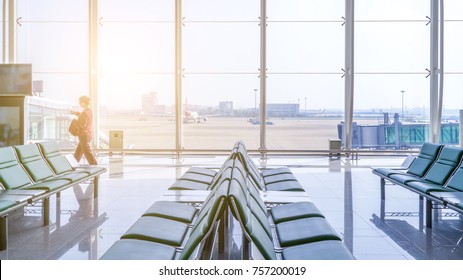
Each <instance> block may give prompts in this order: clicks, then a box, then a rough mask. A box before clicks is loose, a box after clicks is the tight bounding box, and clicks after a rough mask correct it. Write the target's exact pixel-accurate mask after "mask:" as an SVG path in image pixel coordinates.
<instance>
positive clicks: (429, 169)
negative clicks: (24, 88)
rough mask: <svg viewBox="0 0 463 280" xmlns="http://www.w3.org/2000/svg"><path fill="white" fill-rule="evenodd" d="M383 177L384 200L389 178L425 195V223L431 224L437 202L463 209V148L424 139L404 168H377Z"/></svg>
mask: <svg viewBox="0 0 463 280" xmlns="http://www.w3.org/2000/svg"><path fill="white" fill-rule="evenodd" d="M373 173H374V174H376V175H378V176H379V177H380V184H381V199H382V200H385V184H386V180H387V181H389V182H391V183H392V184H394V185H399V186H401V187H404V188H406V189H408V190H410V191H412V192H415V193H417V194H418V195H419V197H420V199H421V200H423V199H424V198H426V226H427V227H428V228H431V227H432V209H433V208H434V206H435V205H437V206H441V207H442V206H443V207H448V208H451V209H453V210H455V211H457V212H459V213H463V195H462V194H463V149H461V148H457V147H451V146H447V145H440V144H433V143H425V144H423V146H422V148H421V150H420V152H419V154H418V156H417V157H416V159H415V160H414V161H413V162H412V163H411V165H410V166H409V168H408V169H407V170H405V171H401V170H396V169H390V168H375V169H373Z"/></svg>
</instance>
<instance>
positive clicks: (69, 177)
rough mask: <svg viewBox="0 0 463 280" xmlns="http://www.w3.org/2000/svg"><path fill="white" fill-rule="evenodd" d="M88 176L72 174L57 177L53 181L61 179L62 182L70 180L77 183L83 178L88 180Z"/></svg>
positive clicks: (84, 173) (79, 173) (85, 174)
mask: <svg viewBox="0 0 463 280" xmlns="http://www.w3.org/2000/svg"><path fill="white" fill-rule="evenodd" d="M88 177H89V174H88V173H86V172H76V171H74V172H72V173H66V174H62V175H58V176H57V177H55V179H62V180H70V181H71V182H77V181H82V180H83V179H85V178H88Z"/></svg>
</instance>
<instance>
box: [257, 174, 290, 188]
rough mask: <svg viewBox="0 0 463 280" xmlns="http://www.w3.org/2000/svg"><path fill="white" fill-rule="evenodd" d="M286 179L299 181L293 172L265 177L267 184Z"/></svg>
mask: <svg viewBox="0 0 463 280" xmlns="http://www.w3.org/2000/svg"><path fill="white" fill-rule="evenodd" d="M286 181H297V178H296V177H295V176H294V175H293V174H287V173H285V174H278V175H273V176H267V177H264V183H265V185H269V184H273V183H278V182H286Z"/></svg>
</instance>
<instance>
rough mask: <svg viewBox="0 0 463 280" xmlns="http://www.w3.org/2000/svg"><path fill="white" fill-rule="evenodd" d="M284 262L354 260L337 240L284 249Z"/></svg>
mask: <svg viewBox="0 0 463 280" xmlns="http://www.w3.org/2000/svg"><path fill="white" fill-rule="evenodd" d="M281 254H282V257H283V259H284V260H354V259H355V258H354V256H353V255H352V253H351V252H350V251H349V250H348V249H347V247H346V246H345V245H344V243H342V241H338V240H326V241H319V242H313V243H308V244H303V245H298V246H292V247H287V248H285V249H284V250H283V251H282V252H281Z"/></svg>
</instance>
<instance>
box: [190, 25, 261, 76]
mask: <svg viewBox="0 0 463 280" xmlns="http://www.w3.org/2000/svg"><path fill="white" fill-rule="evenodd" d="M259 38H260V37H259V27H258V25H257V24H255V23H201V24H199V23H188V24H187V25H186V26H185V28H184V32H183V65H184V68H185V71H186V72H187V73H191V72H193V73H194V72H207V73H214V72H254V73H257V72H258V68H259V63H260V62H259V58H260V56H259Z"/></svg>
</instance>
